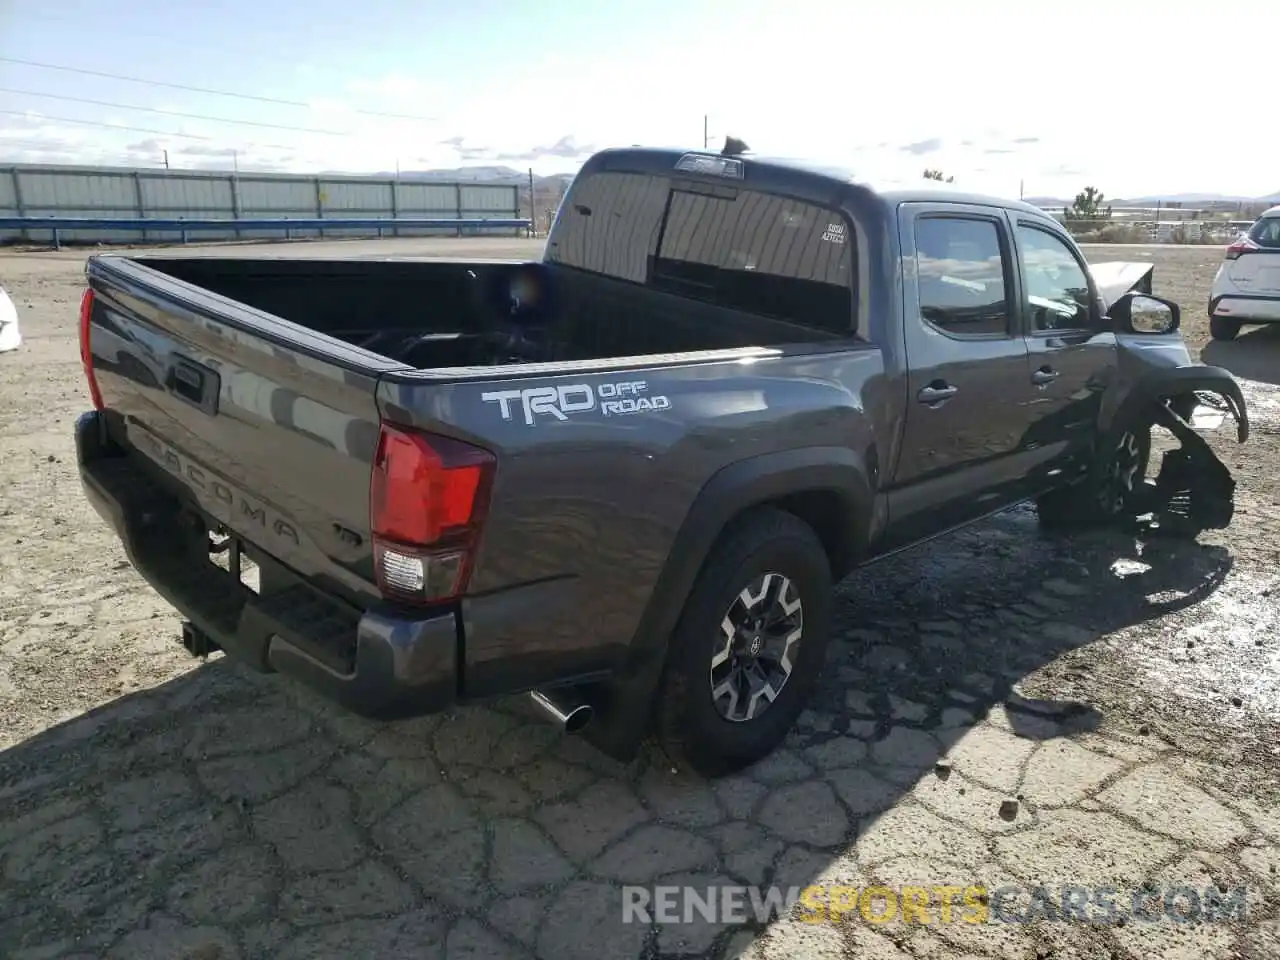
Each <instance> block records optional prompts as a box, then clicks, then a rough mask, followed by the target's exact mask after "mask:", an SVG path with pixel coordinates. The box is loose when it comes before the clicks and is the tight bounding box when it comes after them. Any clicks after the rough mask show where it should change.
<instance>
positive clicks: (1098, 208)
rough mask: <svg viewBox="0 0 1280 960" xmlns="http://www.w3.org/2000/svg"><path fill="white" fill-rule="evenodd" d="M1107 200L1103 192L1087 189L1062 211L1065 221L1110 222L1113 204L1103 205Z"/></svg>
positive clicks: (1092, 188)
mask: <svg viewBox="0 0 1280 960" xmlns="http://www.w3.org/2000/svg"><path fill="white" fill-rule="evenodd" d="M1105 199H1106V197H1105V196H1103V193H1102V191H1101V190H1098V189H1096V188H1094V187H1085V188H1084V189H1083V190H1082V191H1080V193H1077V194H1076V199H1075V202H1074V203H1072V204H1071V206H1069V207H1068V208H1067V209H1065V210H1063V211H1062V219H1063V220H1094V221H1096V220H1110V219H1111V204H1107V205H1106V206H1105V207H1104V206H1103V205H1102V204H1103V201H1104V200H1105Z"/></svg>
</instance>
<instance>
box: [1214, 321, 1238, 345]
mask: <svg viewBox="0 0 1280 960" xmlns="http://www.w3.org/2000/svg"><path fill="white" fill-rule="evenodd" d="M1239 335H1240V321H1239V320H1232V319H1231V318H1230V317H1210V318H1209V336H1211V337H1213V339H1215V340H1234V339H1235V338H1236V337H1238V336H1239Z"/></svg>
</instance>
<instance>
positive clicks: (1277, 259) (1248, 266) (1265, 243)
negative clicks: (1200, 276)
mask: <svg viewBox="0 0 1280 960" xmlns="http://www.w3.org/2000/svg"><path fill="white" fill-rule="evenodd" d="M1246 323H1280V207H1272V208H1271V209H1270V210H1267V211H1266V212H1265V213H1263V215H1262V216H1260V217H1259V218H1258V219H1257V220H1256V221H1254V224H1253V226H1252V227H1250V228H1249V230H1248V232H1247V233H1244V234H1242V235H1241V236H1240V239H1238V240H1237V241H1236V242H1235V243H1233V244H1231V246H1229V247H1227V253H1226V257H1225V259H1224V260H1223V261H1222V265H1221V266H1220V267H1218V273H1217V275H1216V276H1215V277H1214V278H1213V287H1212V288H1211V289H1210V291H1209V333H1210V334H1211V335H1212V336H1213V339H1215V340H1234V339H1235V338H1236V335H1237V334H1239V333H1240V327H1241V326H1242V325H1243V324H1246Z"/></svg>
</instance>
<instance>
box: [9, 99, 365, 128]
mask: <svg viewBox="0 0 1280 960" xmlns="http://www.w3.org/2000/svg"><path fill="white" fill-rule="evenodd" d="M0 93H14V94H18V95H19V96H24V97H47V98H48V99H50V100H68V101H70V102H72V103H91V104H93V105H94V106H97V107H114V108H116V109H118V110H142V111H145V112H147V113H159V114H163V115H164V116H166V117H186V118H187V119H189V120H212V121H213V122H215V123H239V124H243V125H245V126H247V127H267V128H269V129H272V130H292V131H293V132H294V133H322V134H325V135H326V136H331V137H350V136H353V135H354V134H351V133H349V132H344V131H342V130H317V129H315V128H314V127H293V126H289V125H288V124H283V123H260V122H259V121H257V120H235V119H232V118H231V117H212V116H209V115H208V114H205V113H183V112H182V111H180V110H162V109H160V108H159V107H140V106H137V105H136V104H131V103H112V102H111V101H109V100H91V99H89V98H88V97H72V96H68V95H66V94H61V93H40V92H39V91H37V90H15V89H13V88H11V87H0Z"/></svg>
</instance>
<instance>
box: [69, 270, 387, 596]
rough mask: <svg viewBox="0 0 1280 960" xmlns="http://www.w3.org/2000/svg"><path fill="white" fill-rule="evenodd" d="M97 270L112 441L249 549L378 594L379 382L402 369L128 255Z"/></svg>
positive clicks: (338, 586)
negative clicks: (374, 472)
mask: <svg viewBox="0 0 1280 960" xmlns="http://www.w3.org/2000/svg"><path fill="white" fill-rule="evenodd" d="M86 272H87V275H88V280H89V286H90V288H91V289H92V290H93V293H94V300H93V308H92V313H91V319H90V328H89V330H90V335H89V344H90V352H91V354H92V360H93V369H94V373H95V377H96V380H97V383H98V387H99V390H100V392H101V396H102V402H103V405H104V407H105V408H107V409H108V410H110V411H111V412H112V414H113V416H112V417H111V420H110V422H111V423H112V424H114V430H115V431H117V432H119V433H120V434H121V436H118V437H114V438H113V439H115V440H117V441H118V442H121V443H122V444H123V445H124V446H125V447H126V448H128V449H129V450H130V451H131V453H133V455H134V456H135V457H138V458H140V459H141V458H145V460H146V461H149V462H150V464H151V465H153V467H154V468H155V469H156V470H158V471H161V472H162V476H163V477H164V478H165V479H166V480H167V482H168V483H169V484H170V485H171V486H174V485H176V486H178V487H180V488H181V489H182V490H183V491H185V492H186V493H187V494H188V495H189V497H190V498H192V499H194V500H195V501H196V502H197V503H198V505H199V506H200V507H201V508H202V509H203V510H204V512H206V513H207V514H209V515H210V516H211V517H213V518H215V519H216V520H218V521H219V522H221V524H222V525H223V526H225V527H226V528H227V529H228V530H230V531H231V532H233V533H234V534H236V535H237V536H238V537H239V538H240V539H242V540H243V541H244V542H245V543H246V544H247V545H248V546H249V547H250V548H251V552H252V548H255V547H256V548H257V549H258V551H260V552H262V553H265V554H267V555H269V556H271V557H273V558H275V559H276V560H278V561H280V562H281V563H283V564H285V565H286V566H288V567H291V568H292V569H293V570H295V571H296V572H297V573H299V574H301V575H303V576H304V577H306V578H307V579H309V580H311V581H312V582H313V583H316V584H317V585H324V586H326V587H328V588H329V589H331V590H333V591H334V592H336V593H338V594H340V595H345V596H347V597H348V598H350V599H351V600H352V601H353V602H362V601H363V600H367V599H373V598H376V597H377V596H378V594H377V590H376V587H375V585H374V582H373V581H374V577H373V569H372V550H371V546H370V529H369V526H370V521H369V478H370V464H371V462H372V456H373V449H374V446H375V443H376V442H377V436H378V422H379V415H378V407H377V400H376V387H377V382H378V378H379V377H380V376H381V375H382V374H383V373H385V372H387V371H389V370H396V369H403V365H402V364H397V363H394V362H392V361H390V360H387V359H386V358H383V357H379V356H378V355H376V354H372V353H368V352H367V351H363V350H360V349H359V348H356V347H352V346H350V345H348V344H345V343H342V342H340V341H337V340H334V339H332V338H330V337H326V336H323V335H321V334H317V333H315V332H313V331H309V330H306V329H305V328H302V327H299V326H297V325H296V324H291V323H289V322H288V321H285V320H282V319H280V318H278V317H274V316H272V315H270V314H266V313H263V312H260V311H257V310H254V309H252V308H249V307H246V306H244V305H243V304H239V303H237V302H236V301H233V300H230V299H228V298H225V297H222V296H219V295H217V294H214V293H211V292H209V291H207V290H203V289H202V288H200V287H196V286H193V285H191V284H188V283H185V282H183V281H180V280H176V279H174V278H172V277H169V276H167V275H165V274H163V273H160V272H159V271H156V270H153V269H150V268H148V267H145V266H142V265H140V264H137V263H133V262H131V261H129V260H127V259H124V258H117V257H102V258H98V257H95V258H91V259H90V260H89V264H88V267H87V270H86Z"/></svg>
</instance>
